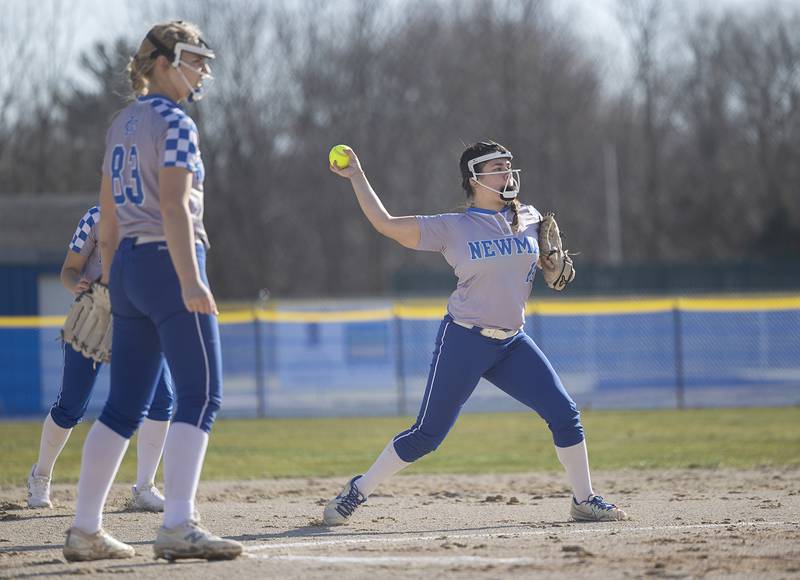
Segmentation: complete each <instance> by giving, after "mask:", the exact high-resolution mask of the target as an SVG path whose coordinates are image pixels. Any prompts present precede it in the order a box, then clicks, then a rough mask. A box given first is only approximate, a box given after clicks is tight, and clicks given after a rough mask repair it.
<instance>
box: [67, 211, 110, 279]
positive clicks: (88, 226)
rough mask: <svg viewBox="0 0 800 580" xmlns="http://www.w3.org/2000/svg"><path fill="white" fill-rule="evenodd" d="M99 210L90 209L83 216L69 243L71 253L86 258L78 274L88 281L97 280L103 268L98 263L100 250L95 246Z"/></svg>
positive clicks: (98, 225)
mask: <svg viewBox="0 0 800 580" xmlns="http://www.w3.org/2000/svg"><path fill="white" fill-rule="evenodd" d="M99 228H100V208H99V207H97V206H94V207H90V208H89V211H87V212H86V214H84V216H83V217H82V218H81V221H79V222H78V227H77V228H76V229H75V234H74V235H73V236H72V240H70V242H69V249H70V251H71V252H75V253H76V254H80V255H81V256H86V263H85V264H84V265H83V270H81V272H80V274H81V276H82V277H84V278H86V279H88V280H92V281H94V280H97V279H98V278H100V274H102V273H103V266H102V264H101V263H100V248H99V247H98V246H97V233H98V232H99V231H100V230H99Z"/></svg>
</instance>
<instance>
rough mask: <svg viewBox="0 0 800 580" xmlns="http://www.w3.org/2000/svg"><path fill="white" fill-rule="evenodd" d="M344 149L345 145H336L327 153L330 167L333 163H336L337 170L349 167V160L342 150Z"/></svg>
mask: <svg viewBox="0 0 800 580" xmlns="http://www.w3.org/2000/svg"><path fill="white" fill-rule="evenodd" d="M345 147H347V145H336V146H335V147H333V148H331V152H330V153H328V161H330V164H331V165H333V162H334V161H335V162H336V167H338V168H339V169H344V168H345V167H347V166H348V165H350V158H349V157H348V156H347V153H346V152H345V150H344V148H345Z"/></svg>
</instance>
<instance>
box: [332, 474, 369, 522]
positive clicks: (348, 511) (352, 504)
mask: <svg viewBox="0 0 800 580" xmlns="http://www.w3.org/2000/svg"><path fill="white" fill-rule="evenodd" d="M365 501H367V498H366V497H364V494H362V493H361V492H360V491H358V487H356V484H355V482H351V483H350V491H348V492H347V495H344V496H340V497H339V501H338V502H337V504H338V505H337V506H336V511H337V512H339V513H340V514H341V515H343V516H344V517H346V518H347V517H350V516H351V515H352V514H353V512H354V511H355V510H356V508H357V507H358V506H360V505H361V504H362V503H364V502H365Z"/></svg>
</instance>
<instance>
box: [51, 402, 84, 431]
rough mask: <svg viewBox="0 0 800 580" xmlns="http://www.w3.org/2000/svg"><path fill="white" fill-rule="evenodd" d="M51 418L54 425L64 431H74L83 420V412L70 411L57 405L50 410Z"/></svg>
mask: <svg viewBox="0 0 800 580" xmlns="http://www.w3.org/2000/svg"><path fill="white" fill-rule="evenodd" d="M50 417H51V418H52V419H53V423H55V424H56V425H58V426H59V427H61V428H62V429H72V428H73V427H74V426H75V425H77V424H78V423H80V422H81V419H83V412H82V411H80V412H75V411H70V410H69V409H64V408H63V407H60V406H58V405H56V406H55V407H53V408H52V409H50Z"/></svg>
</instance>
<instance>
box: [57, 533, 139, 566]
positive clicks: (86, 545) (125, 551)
mask: <svg viewBox="0 0 800 580" xmlns="http://www.w3.org/2000/svg"><path fill="white" fill-rule="evenodd" d="M135 555H136V551H135V550H134V549H133V546H129V545H128V544H125V543H123V542H120V541H119V540H117V539H114V538H113V537H111V535H109V534H108V533H107V532H106V531H105V530H103V529H101V530H100V531H98V532H96V533H94V534H87V533H86V532H82V531H80V530H79V529H78V528H70V529H69V530H67V540H66V542H64V557H65V558H66V559H67V561H68V562H87V561H90V560H117V559H122V558H133V557H134V556H135Z"/></svg>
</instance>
